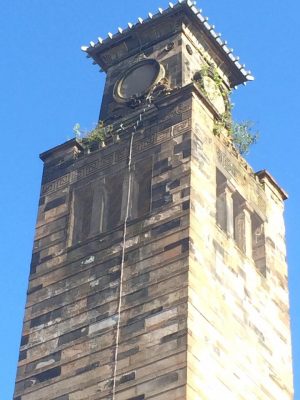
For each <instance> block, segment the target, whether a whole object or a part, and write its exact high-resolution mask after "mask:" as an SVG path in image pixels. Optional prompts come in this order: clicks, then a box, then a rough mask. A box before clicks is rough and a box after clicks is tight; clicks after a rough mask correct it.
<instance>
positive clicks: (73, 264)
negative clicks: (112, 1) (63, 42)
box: [14, 0, 293, 400]
mask: <svg viewBox="0 0 300 400" xmlns="http://www.w3.org/2000/svg"><path fill="white" fill-rule="evenodd" d="M82 50H83V51H84V52H85V53H86V55H87V57H88V58H91V59H92V60H93V63H94V64H96V65H99V67H100V68H101V70H102V71H104V72H105V73H106V84H105V88H104V93H103V99H102V105H101V110H100V117H99V121H101V122H100V123H99V125H98V127H97V129H96V131H94V135H93V133H92V134H91V135H88V137H85V138H81V139H80V138H77V139H74V140H70V141H68V142H66V143H64V144H62V145H60V146H57V147H55V148H53V149H51V150H48V151H46V152H44V153H42V154H41V159H42V161H43V162H44V172H43V178H42V188H41V195H40V202H39V210H38V219H37V224H36V235H35V241H34V249H33V255H32V262H31V268H30V278H29V286H28V294H27V303H26V311H25V317H24V324H23V333H22V339H21V348H20V358H19V364H18V372H17V378H16V386H15V395H14V400H84V399H86V400H104V399H110V400H148V399H149V400H150V399H151V400H170V399H172V400H204V399H206V400H216V399H226V400H237V399H239V400H252V399H255V400H257V399H259V400H292V398H293V384H292V362H291V343H290V323H289V301H288V283H287V265H286V248H285V238H284V236H285V230H284V219H283V209H284V206H283V201H284V200H285V199H286V198H287V196H286V193H285V192H284V190H283V189H281V188H280V186H278V184H277V183H276V181H275V180H274V178H273V177H272V176H271V175H270V173H269V172H267V171H266V170H262V171H260V172H258V173H255V172H254V171H253V170H252V169H251V167H250V166H249V164H248V163H247V162H246V161H245V160H244V159H243V158H242V156H241V155H240V154H239V152H238V151H237V149H236V147H235V144H234V142H233V140H232V135H231V134H230V131H231V128H230V126H231V112H230V111H231V109H230V100H229V94H230V91H231V90H232V89H233V88H235V87H236V86H238V85H240V84H243V83H246V82H247V81H251V80H253V77H252V75H251V73H250V72H248V71H247V70H246V69H245V67H244V66H242V65H241V64H240V63H239V61H238V58H236V57H235V56H234V55H233V54H232V50H230V49H229V48H228V47H227V45H226V42H223V41H222V40H221V39H220V35H218V34H217V33H216V32H215V30H214V28H213V27H212V26H210V25H209V24H208V22H207V19H206V18H204V17H203V16H202V14H201V12H200V11H199V10H197V9H196V8H195V6H194V4H193V3H192V2H190V1H189V0H188V1H185V0H182V1H179V2H178V3H177V4H176V5H173V4H172V3H169V7H168V8H167V9H165V10H162V9H159V11H158V13H156V14H150V13H149V16H148V17H147V19H145V20H142V19H141V18H139V20H138V22H137V23H136V24H135V25H133V24H128V27H127V28H126V29H124V30H122V29H121V28H119V30H118V32H117V33H116V34H111V33H109V35H108V37H107V38H106V39H104V40H103V39H101V38H99V39H98V40H97V42H90V45H89V46H84V47H82ZM97 134H98V136H97Z"/></svg>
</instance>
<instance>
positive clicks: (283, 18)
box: [0, 0, 300, 400]
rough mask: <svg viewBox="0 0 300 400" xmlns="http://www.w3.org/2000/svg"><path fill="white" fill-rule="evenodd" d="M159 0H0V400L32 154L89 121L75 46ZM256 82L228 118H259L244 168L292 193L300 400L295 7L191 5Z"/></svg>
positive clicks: (28, 215)
mask: <svg viewBox="0 0 300 400" xmlns="http://www.w3.org/2000/svg"><path fill="white" fill-rule="evenodd" d="M159 6H161V7H163V8H165V7H167V2H166V1H165V0H149V1H144V2H141V1H140V0H126V1H124V0H123V1H121V0H115V1H111V2H104V1H103V0H102V1H100V0H64V1H61V0H51V1H47V0H9V1H5V0H2V2H1V14H0V45H1V61H0V96H1V106H0V128H1V143H2V151H1V160H2V163H1V165H2V168H1V173H0V187H1V189H2V196H1V198H0V221H1V223H0V224H1V225H0V226H1V228H0V243H1V246H0V260H1V264H0V265H1V280H0V324H1V329H0V360H1V367H0V399H1V400H11V399H12V393H13V384H14V379H15V372H16V364H17V358H18V347H19V341H20V335H21V325H22V318H23V309H24V303H25V293H26V288H27V278H28V272H29V263H30V256H31V248H32V241H33V232H34V224H35V218H36V211H37V203H38V196H39V188H40V179H41V173H42V162H41V161H40V160H39V158H38V154H39V153H41V152H42V151H44V150H47V149H49V148H51V147H54V146H56V145H57V144H60V143H62V142H64V141H65V140H67V139H69V138H71V137H72V136H73V134H72V127H73V126H74V124H75V123H76V122H80V124H81V126H82V127H86V128H91V127H92V126H93V124H94V123H95V122H96V121H97V117H98V112H99V107H100V101H101V96H102V89H103V82H104V75H103V74H101V73H100V72H99V69H98V68H97V67H95V66H93V65H92V64H91V61H90V60H87V59H86V58H85V56H84V54H83V53H82V52H81V51H80V46H81V45H83V44H85V45H86V44H88V43H89V41H90V40H96V39H97V36H102V37H105V36H106V34H107V32H109V31H112V32H115V31H116V30H117V27H118V26H121V27H122V26H126V24H127V22H128V21H132V22H135V21H136V20H137V18H138V17H139V16H141V17H144V16H146V15H147V12H148V11H152V12H153V11H155V10H156V9H157V7H159ZM197 6H198V7H200V8H203V13H204V15H208V16H209V22H211V23H213V24H215V25H216V30H217V31H221V32H222V34H223V38H225V39H226V40H227V41H228V43H229V47H233V48H234V50H235V51H234V52H235V54H236V55H239V56H240V58H241V61H242V63H246V65H247V67H248V68H249V69H251V71H252V73H253V74H254V76H255V77H256V80H255V81H254V82H252V83H250V84H249V85H247V86H246V87H241V88H240V89H239V90H238V91H237V92H236V93H235V95H234V102H235V104H236V107H235V111H234V113H235V117H236V119H240V120H243V119H250V120H253V121H256V123H257V127H258V129H259V131H260V140H259V143H258V144H257V145H256V146H255V147H254V148H253V150H252V152H251V154H250V155H249V157H248V160H249V161H250V163H251V164H252V166H253V167H254V169H255V170H260V169H264V168H266V169H268V170H269V171H270V172H271V173H272V175H274V176H275V177H276V180H277V181H278V182H279V183H280V185H281V186H282V187H283V188H284V189H285V190H286V191H287V192H288V193H289V195H290V199H289V200H288V201H287V202H286V227H287V245H288V261H289V285H290V297H291V318H292V337H293V353H294V375H295V391H296V395H295V400H300V340H299V339H300V296H299V294H298V289H299V281H300V271H299V265H300V262H299V243H298V240H299V226H300V207H299V205H300V184H299V183H300V182H299V166H298V162H299V150H298V148H299V144H300V140H299V134H300V132H299V124H300V123H299V120H298V117H299V116H300V101H299V95H300V74H299V72H298V64H299V62H300V50H299V45H298V42H299V40H300V31H299V22H298V15H299V13H300V3H299V2H297V1H295V0H285V2H284V3H283V2H282V1H279V0H264V1H261V0H250V1H248V2H241V0H226V1H224V0H214V1H207V0H203V1H198V3H197Z"/></svg>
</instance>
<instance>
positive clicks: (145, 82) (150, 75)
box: [114, 60, 164, 101]
mask: <svg viewBox="0 0 300 400" xmlns="http://www.w3.org/2000/svg"><path fill="white" fill-rule="evenodd" d="M163 76H164V69H163V67H162V66H161V65H160V64H159V63H158V62H157V61H155V60H143V61H141V62H139V63H137V64H135V65H134V66H132V67H131V68H129V70H128V71H126V73H125V74H124V75H123V76H122V77H121V79H119V80H118V81H117V83H116V84H115V88H114V97H115V99H116V100H117V101H127V100H130V99H131V98H132V97H137V98H138V97H141V96H143V95H144V94H145V93H147V92H148V91H149V90H150V89H151V87H152V86H153V85H154V84H155V83H157V82H158V81H159V80H160V79H162V78H163Z"/></svg>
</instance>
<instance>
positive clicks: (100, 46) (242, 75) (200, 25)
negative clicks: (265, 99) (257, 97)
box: [81, 0, 254, 86]
mask: <svg viewBox="0 0 300 400" xmlns="http://www.w3.org/2000/svg"><path fill="white" fill-rule="evenodd" d="M180 11H183V12H185V14H186V15H187V16H188V17H189V18H190V19H192V22H193V23H194V24H195V25H196V27H197V29H198V30H199V31H201V32H202V33H203V34H204V35H205V37H206V38H207V40H208V41H209V43H210V45H212V46H213V47H214V49H215V51H217V52H218V54H220V57H221V58H222V60H224V62H225V63H226V64H227V65H228V67H230V68H231V70H232V71H234V79H232V81H231V84H232V86H236V85H239V84H241V83H245V82H247V81H252V80H254V77H253V76H252V75H251V72H250V71H248V70H246V68H245V65H242V64H241V63H240V62H239V57H236V56H235V55H234V54H233V50H232V49H230V48H229V47H228V46H227V42H226V41H223V40H222V39H221V34H220V33H216V31H215V27H214V26H213V25H210V24H209V23H208V18H207V17H204V16H203V15H202V10H199V9H197V8H196V7H195V3H194V2H192V1H190V0H178V3H176V4H173V3H169V7H168V8H167V9H165V10H163V9H162V8H159V9H158V12H157V13H156V14H151V13H149V14H148V17H147V18H146V19H142V18H138V21H137V23H135V24H132V23H130V22H129V23H128V26H127V27H126V28H124V29H122V28H118V32H116V33H114V34H113V33H111V32H109V33H108V36H107V37H106V38H105V39H102V38H101V37H99V38H98V40H97V41H96V42H93V41H91V42H90V44H89V46H82V47H81V49H82V51H84V52H85V53H87V57H89V58H90V57H91V58H92V59H93V60H94V64H98V65H100V67H101V68H102V69H103V70H106V69H107V65H105V63H104V62H103V61H102V60H101V59H100V58H99V54H100V53H102V52H103V51H105V50H107V49H109V48H111V47H112V46H115V45H117V44H118V43H119V42H122V41H123V40H124V39H125V38H126V37H128V36H129V35H130V34H132V32H133V31H138V30H139V29H142V28H143V29H144V28H145V27H148V26H150V24H153V23H154V21H158V20H159V19H161V18H165V17H170V16H172V15H174V14H175V13H177V12H180Z"/></svg>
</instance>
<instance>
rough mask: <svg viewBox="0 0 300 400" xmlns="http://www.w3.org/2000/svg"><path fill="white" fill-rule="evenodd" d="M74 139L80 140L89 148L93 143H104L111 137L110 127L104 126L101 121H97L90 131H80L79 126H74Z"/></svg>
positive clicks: (111, 130)
mask: <svg viewBox="0 0 300 400" xmlns="http://www.w3.org/2000/svg"><path fill="white" fill-rule="evenodd" d="M73 132H74V134H75V137H76V138H77V139H79V140H82V141H83V142H84V143H86V144H87V145H88V146H89V147H90V146H92V145H93V144H95V143H104V142H105V139H107V138H108V137H110V136H113V129H112V125H106V126H105V125H104V123H103V121H99V122H98V124H97V125H96V126H95V128H94V129H92V130H91V131H86V130H82V129H81V127H80V124H78V123H77V124H75V125H74V127H73Z"/></svg>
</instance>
